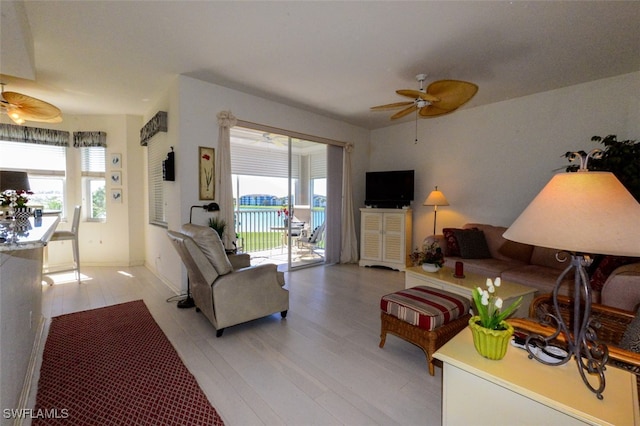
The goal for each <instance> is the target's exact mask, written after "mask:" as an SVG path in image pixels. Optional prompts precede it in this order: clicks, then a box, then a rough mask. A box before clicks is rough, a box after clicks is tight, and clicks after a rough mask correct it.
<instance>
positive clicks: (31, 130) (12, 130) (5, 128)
mask: <svg viewBox="0 0 640 426" xmlns="http://www.w3.org/2000/svg"><path fill="white" fill-rule="evenodd" d="M0 139H1V140H3V141H9V142H25V143H35V144H41V145H55V146H64V147H67V146H69V132H66V131H63V130H53V129H41V128H39V127H28V126H18V125H16V124H0Z"/></svg>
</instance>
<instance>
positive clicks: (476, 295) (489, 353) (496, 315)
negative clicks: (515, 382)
mask: <svg viewBox="0 0 640 426" xmlns="http://www.w3.org/2000/svg"><path fill="white" fill-rule="evenodd" d="M500 284H501V282H500V278H499V277H498V278H496V279H495V282H494V281H491V279H487V288H486V289H485V290H483V289H482V288H480V287H477V288H474V289H473V293H472V294H473V301H474V302H475V306H476V311H477V313H478V315H476V316H473V317H471V319H470V320H469V328H470V329H471V334H472V335H473V345H474V346H475V348H476V351H478V353H479V354H480V355H482V356H483V357H485V358H488V359H494V360H498V359H502V358H504V356H505V355H506V353H507V348H508V347H509V340H511V336H512V335H513V327H512V326H511V325H510V324H509V323H507V322H506V321H505V320H506V319H507V317H509V315H511V314H512V313H513V312H515V310H516V309H518V306H520V303H521V302H522V297H520V298H519V299H518V300H516V301H515V302H513V303H512V304H511V305H510V306H509V307H507V308H506V309H504V310H502V305H503V301H502V298H500V297H498V291H497V288H498V287H500Z"/></svg>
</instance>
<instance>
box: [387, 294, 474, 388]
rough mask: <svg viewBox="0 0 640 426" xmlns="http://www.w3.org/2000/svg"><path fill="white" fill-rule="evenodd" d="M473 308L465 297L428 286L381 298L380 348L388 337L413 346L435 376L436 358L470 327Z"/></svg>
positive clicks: (430, 372)
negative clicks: (470, 311) (453, 339)
mask: <svg viewBox="0 0 640 426" xmlns="http://www.w3.org/2000/svg"><path fill="white" fill-rule="evenodd" d="M470 306H471V301H470V300H469V299H468V298H466V297H464V296H460V295H458V294H454V293H450V292H448V291H444V290H439V289H434V288H431V287H425V286H418V287H411V288H407V289H405V290H400V291H396V292H395V293H391V294H387V295H386V296H382V299H381V300H380V309H381V310H382V312H381V316H380V319H381V325H380V347H381V348H382V347H384V343H385V340H386V338H387V333H391V334H395V335H396V336H398V337H400V338H401V339H404V340H406V341H407V342H410V343H413V344H414V345H416V346H418V347H420V348H422V350H423V351H424V352H425V354H426V355H427V362H428V364H429V374H431V375H432V376H433V375H434V373H435V369H434V365H433V354H434V353H435V351H437V350H438V348H440V347H441V346H442V345H444V344H445V343H447V342H448V341H449V340H450V339H451V338H452V337H453V336H455V335H456V334H458V332H459V331H460V330H462V329H463V328H465V327H466V326H467V325H468V323H469V318H471V315H470V314H469V308H470Z"/></svg>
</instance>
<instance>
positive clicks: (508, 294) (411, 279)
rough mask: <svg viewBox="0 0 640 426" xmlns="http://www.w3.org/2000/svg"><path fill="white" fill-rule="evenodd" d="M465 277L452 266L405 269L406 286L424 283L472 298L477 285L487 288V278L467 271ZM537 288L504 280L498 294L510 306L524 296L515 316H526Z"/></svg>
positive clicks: (505, 304)
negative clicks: (458, 274) (454, 270)
mask: <svg viewBox="0 0 640 426" xmlns="http://www.w3.org/2000/svg"><path fill="white" fill-rule="evenodd" d="M464 275H465V278H455V277H454V276H453V270H452V269H451V268H447V267H444V268H441V269H440V270H439V271H438V272H426V271H425V270H423V269H422V266H412V267H410V268H407V270H406V271H405V278H404V280H405V285H404V288H410V287H415V286H418V285H424V286H427V287H433V288H439V289H441V290H445V291H450V292H452V293H455V294H460V295H462V296H466V297H469V298H471V292H472V290H473V289H474V288H476V287H481V288H483V289H484V288H486V283H487V278H491V279H494V278H495V277H485V276H483V275H480V274H474V273H472V272H465V274H464ZM535 293H536V289H535V288H533V287H527V286H524V285H521V284H516V283H511V282H508V281H505V280H502V284H501V285H500V288H499V289H498V296H500V297H501V298H502V300H503V301H504V306H509V305H510V304H511V303H512V302H514V301H515V300H516V299H518V297H520V296H522V303H521V304H520V307H519V308H518V310H517V311H516V312H514V313H513V317H519V318H526V317H528V316H529V306H530V305H531V302H532V301H533V298H534V297H535Z"/></svg>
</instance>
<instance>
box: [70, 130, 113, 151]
mask: <svg viewBox="0 0 640 426" xmlns="http://www.w3.org/2000/svg"><path fill="white" fill-rule="evenodd" d="M73 146H74V147H75V148H86V147H101V148H106V147H107V134H106V133H105V132H73Z"/></svg>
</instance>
